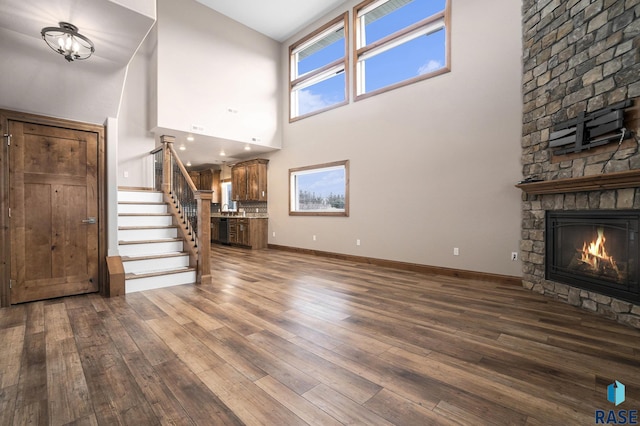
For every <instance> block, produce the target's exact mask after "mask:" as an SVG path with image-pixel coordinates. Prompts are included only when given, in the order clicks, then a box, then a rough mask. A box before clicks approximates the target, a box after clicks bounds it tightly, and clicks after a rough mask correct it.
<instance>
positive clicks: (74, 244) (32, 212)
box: [8, 120, 99, 303]
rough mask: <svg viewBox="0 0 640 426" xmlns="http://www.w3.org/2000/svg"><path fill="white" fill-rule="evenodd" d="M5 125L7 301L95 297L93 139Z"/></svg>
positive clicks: (95, 160)
mask: <svg viewBox="0 0 640 426" xmlns="http://www.w3.org/2000/svg"><path fill="white" fill-rule="evenodd" d="M8 124H9V133H10V134H11V135H12V138H11V144H10V146H9V207H10V208H11V218H10V229H11V231H10V232H11V240H10V241H11V242H10V247H11V249H10V251H11V267H10V270H11V283H12V287H11V303H21V302H28V301H32V300H41V299H49V298H54V297H61V296H68V295H74V294H82V293H89V292H95V291H98V284H99V278H98V270H99V266H98V235H99V232H98V231H99V230H98V220H99V218H98V211H99V209H98V178H97V172H98V135H97V134H96V133H95V132H91V131H84V130H74V129H68V128H63V127H55V126H48V125H43V124H37V123H29V122H26V121H14V120H9V123H8Z"/></svg>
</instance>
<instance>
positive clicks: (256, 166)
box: [231, 159, 269, 201]
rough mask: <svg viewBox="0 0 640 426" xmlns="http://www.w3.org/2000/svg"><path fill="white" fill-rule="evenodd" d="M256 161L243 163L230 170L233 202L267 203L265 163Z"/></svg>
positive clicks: (262, 160)
mask: <svg viewBox="0 0 640 426" xmlns="http://www.w3.org/2000/svg"><path fill="white" fill-rule="evenodd" d="M268 162H269V160H264V159H257V160H250V161H243V162H242V163H238V164H236V165H235V166H233V168H232V169H231V191H232V198H233V200H234V201H267V163H268Z"/></svg>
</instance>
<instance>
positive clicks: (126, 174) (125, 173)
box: [123, 170, 129, 178]
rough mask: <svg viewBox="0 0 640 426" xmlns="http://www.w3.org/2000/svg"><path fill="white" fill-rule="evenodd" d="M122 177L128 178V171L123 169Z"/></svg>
mask: <svg viewBox="0 0 640 426" xmlns="http://www.w3.org/2000/svg"><path fill="white" fill-rule="evenodd" d="M123 174H124V177H126V178H128V177H129V172H128V171H127V170H125V171H124V173H123Z"/></svg>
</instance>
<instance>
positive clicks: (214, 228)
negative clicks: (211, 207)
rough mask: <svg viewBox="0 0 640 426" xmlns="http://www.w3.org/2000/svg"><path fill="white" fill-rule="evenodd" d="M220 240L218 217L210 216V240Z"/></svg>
mask: <svg viewBox="0 0 640 426" xmlns="http://www.w3.org/2000/svg"><path fill="white" fill-rule="evenodd" d="M218 241H220V218H219V217H212V218H211V242H212V243H213V242H218Z"/></svg>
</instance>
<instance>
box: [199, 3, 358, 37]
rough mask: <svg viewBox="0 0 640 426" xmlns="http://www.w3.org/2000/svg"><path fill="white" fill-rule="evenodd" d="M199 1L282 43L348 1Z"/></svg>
mask: <svg viewBox="0 0 640 426" xmlns="http://www.w3.org/2000/svg"><path fill="white" fill-rule="evenodd" d="M197 1H198V2H199V3H202V4H204V5H205V6H209V7H210V8H212V9H214V10H216V11H218V12H220V13H222V14H223V15H226V16H228V17H229V18H231V19H233V20H235V21H238V22H240V23H241V24H244V25H246V26H247V27H250V28H253V29H254V30H256V31H258V32H260V33H262V34H264V35H266V36H268V37H270V38H272V39H274V40H276V41H279V42H283V41H285V40H286V39H288V38H289V37H291V36H292V35H294V34H295V33H296V32H298V31H299V30H301V29H303V28H304V27H306V26H307V25H308V24H310V23H312V22H313V21H314V20H316V19H318V18H320V17H321V16H322V15H324V14H326V13H328V12H330V11H331V10H332V9H334V8H336V7H338V6H339V5H341V4H343V3H346V0H269V1H265V0H233V1H229V0H197Z"/></svg>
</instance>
